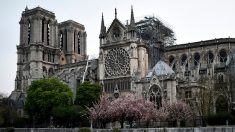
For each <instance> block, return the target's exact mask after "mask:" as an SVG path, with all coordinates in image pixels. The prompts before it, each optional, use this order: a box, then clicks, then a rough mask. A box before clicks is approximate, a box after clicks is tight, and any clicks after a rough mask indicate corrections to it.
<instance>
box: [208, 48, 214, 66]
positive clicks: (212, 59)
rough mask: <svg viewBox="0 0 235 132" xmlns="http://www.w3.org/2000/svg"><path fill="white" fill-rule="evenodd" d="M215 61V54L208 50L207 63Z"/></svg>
mask: <svg viewBox="0 0 235 132" xmlns="http://www.w3.org/2000/svg"><path fill="white" fill-rule="evenodd" d="M213 61H214V54H213V53H212V51H208V53H207V63H208V64H211V63H213Z"/></svg>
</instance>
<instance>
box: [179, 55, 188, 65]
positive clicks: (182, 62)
mask: <svg viewBox="0 0 235 132" xmlns="http://www.w3.org/2000/svg"><path fill="white" fill-rule="evenodd" d="M187 58H188V57H187V55H186V54H182V55H181V65H185V64H186V62H187Z"/></svg>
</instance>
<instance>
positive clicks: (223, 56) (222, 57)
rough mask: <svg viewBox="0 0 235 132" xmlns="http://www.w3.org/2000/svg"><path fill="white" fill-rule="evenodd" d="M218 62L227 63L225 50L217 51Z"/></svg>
mask: <svg viewBox="0 0 235 132" xmlns="http://www.w3.org/2000/svg"><path fill="white" fill-rule="evenodd" d="M219 60H220V62H221V63H225V62H226V61H227V53H226V50H225V49H221V50H220V51H219Z"/></svg>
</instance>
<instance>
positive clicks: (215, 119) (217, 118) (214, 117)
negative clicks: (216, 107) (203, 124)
mask: <svg viewBox="0 0 235 132" xmlns="http://www.w3.org/2000/svg"><path fill="white" fill-rule="evenodd" d="M227 121H228V124H229V125H232V124H234V121H235V120H234V117H233V116H232V115H231V114H230V113H227V112H221V113H216V114H215V113H212V114H209V115H208V117H207V123H208V124H209V125H226V122H227Z"/></svg>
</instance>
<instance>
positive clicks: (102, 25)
mask: <svg viewBox="0 0 235 132" xmlns="http://www.w3.org/2000/svg"><path fill="white" fill-rule="evenodd" d="M105 33H106V27H105V25H104V16H103V13H102V19H101V28H100V38H101V37H104V35H105Z"/></svg>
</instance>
